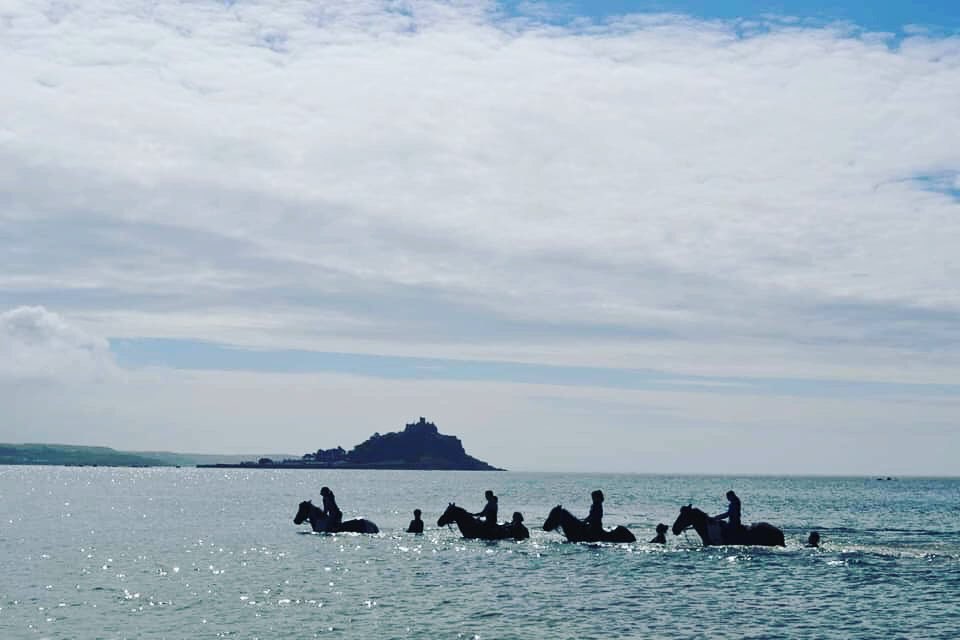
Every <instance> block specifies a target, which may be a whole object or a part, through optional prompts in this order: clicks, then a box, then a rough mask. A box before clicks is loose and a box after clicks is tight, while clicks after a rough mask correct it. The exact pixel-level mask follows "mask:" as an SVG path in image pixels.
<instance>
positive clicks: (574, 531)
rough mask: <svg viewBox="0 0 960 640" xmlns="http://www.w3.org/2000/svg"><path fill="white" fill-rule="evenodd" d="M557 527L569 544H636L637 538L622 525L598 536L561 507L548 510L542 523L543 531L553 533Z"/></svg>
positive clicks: (604, 531) (602, 531)
mask: <svg viewBox="0 0 960 640" xmlns="http://www.w3.org/2000/svg"><path fill="white" fill-rule="evenodd" d="M557 527H559V528H560V529H563V535H565V536H566V537H567V540H569V541H570V542H636V541H637V538H636V536H634V535H633V534H632V533H630V530H629V529H627V528H626V527H624V526H623V525H620V526H617V527H615V528H613V529H603V530H601V531H600V534H599V535H597V532H596V531H594V530H593V529H591V528H590V527H588V526H587V525H585V524H583V521H582V520H580V519H579V518H577V517H576V516H574V515H573V514H572V513H570V512H569V511H567V510H566V509H564V508H563V507H561V506H560V505H557V506H555V507H554V508H553V509H551V510H550V515H548V516H547V521H546V522H544V523H543V530H544V531H553V530H554V529H556V528H557Z"/></svg>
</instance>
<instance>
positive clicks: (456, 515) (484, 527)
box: [437, 502, 514, 540]
mask: <svg viewBox="0 0 960 640" xmlns="http://www.w3.org/2000/svg"><path fill="white" fill-rule="evenodd" d="M454 522H455V523H457V527H458V528H459V529H460V534H461V535H462V536H463V537H464V538H480V539H481V540H505V539H506V538H513V537H514V535H513V530H512V529H511V528H510V527H508V526H506V525H502V524H495V523H492V522H491V523H489V524H488V523H486V522H481V521H480V520H478V519H477V518H475V517H474V516H473V515H472V514H471V513H469V512H468V511H467V510H466V509H464V508H463V507H458V506H457V505H455V504H454V503H452V502H451V503H450V504H448V505H447V508H446V510H444V512H443V513H442V514H441V515H440V517H439V518H437V526H438V527H443V526H446V525H448V524H453V523H454Z"/></svg>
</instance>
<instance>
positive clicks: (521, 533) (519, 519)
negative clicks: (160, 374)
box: [504, 511, 530, 540]
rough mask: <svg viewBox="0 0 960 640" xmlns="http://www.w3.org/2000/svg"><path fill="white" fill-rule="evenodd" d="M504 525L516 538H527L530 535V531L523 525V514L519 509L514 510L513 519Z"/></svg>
mask: <svg viewBox="0 0 960 640" xmlns="http://www.w3.org/2000/svg"><path fill="white" fill-rule="evenodd" d="M504 526H505V527H507V528H508V529H510V532H511V533H512V534H513V539H514V540H526V539H527V538H529V537H530V531H528V530H527V528H526V527H525V526H524V525H523V514H522V513H520V512H519V511H514V512H513V520H511V521H510V522H508V523H506V524H505V525H504Z"/></svg>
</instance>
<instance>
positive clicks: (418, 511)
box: [413, 509, 420, 518]
mask: <svg viewBox="0 0 960 640" xmlns="http://www.w3.org/2000/svg"><path fill="white" fill-rule="evenodd" d="M413 517H414V518H419V517H420V509H414V510H413Z"/></svg>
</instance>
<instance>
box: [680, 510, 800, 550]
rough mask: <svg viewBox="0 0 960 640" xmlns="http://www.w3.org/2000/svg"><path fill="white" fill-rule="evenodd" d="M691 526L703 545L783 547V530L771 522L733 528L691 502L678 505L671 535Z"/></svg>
mask: <svg viewBox="0 0 960 640" xmlns="http://www.w3.org/2000/svg"><path fill="white" fill-rule="evenodd" d="M690 527H693V528H694V530H695V531H696V532H697V534H698V535H699V536H700V540H702V541H703V546H705V547H707V546H711V545H724V544H739V545H758V546H763V547H785V546H787V545H786V544H785V543H784V540H783V531H781V530H780V529H777V528H776V527H775V526H773V525H772V524H769V523H766V522H757V523H755V524H753V525H751V526H749V527H741V528H739V529H735V528H733V527H731V526H730V525H729V524H727V523H725V522H723V521H721V520H717V519H716V518H711V517H710V516H708V515H707V514H706V513H704V512H703V511H701V510H700V509H697V508H695V507H694V506H693V505H692V504H688V505H687V506H685V507H680V515H679V516H677V519H676V521H675V522H674V523H673V535H675V536H678V535H680V534H681V533H682V532H683V531H685V530H686V529H689V528H690Z"/></svg>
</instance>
